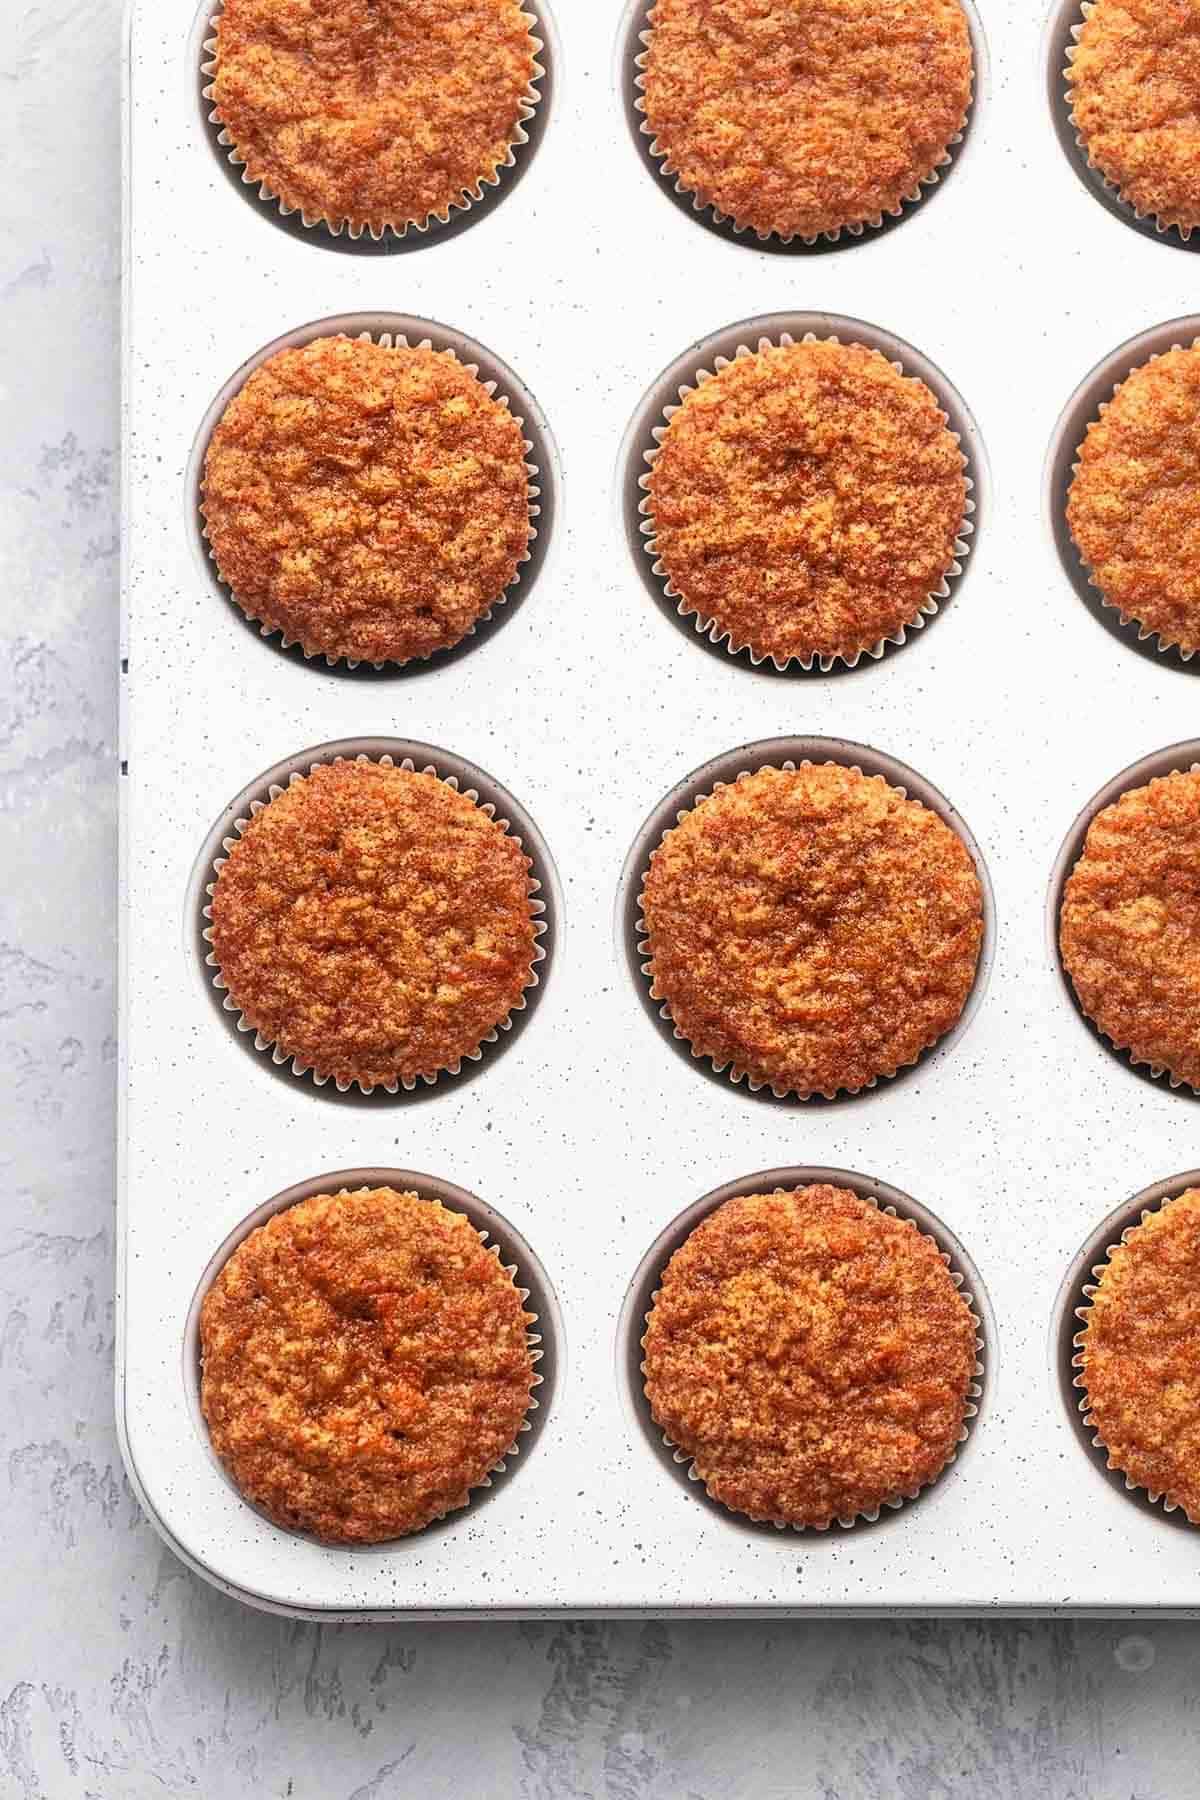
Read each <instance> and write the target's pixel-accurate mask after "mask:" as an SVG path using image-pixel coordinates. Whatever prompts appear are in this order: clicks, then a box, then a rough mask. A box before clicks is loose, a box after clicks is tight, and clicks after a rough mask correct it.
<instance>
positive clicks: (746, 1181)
mask: <svg viewBox="0 0 1200 1800" xmlns="http://www.w3.org/2000/svg"><path fill="white" fill-rule="evenodd" d="M821 1184H828V1185H829V1186H831V1187H844V1188H849V1189H850V1190H851V1192H852V1193H855V1194H857V1195H858V1196H859V1198H860V1199H863V1200H870V1201H872V1202H875V1203H876V1204H878V1206H879V1207H880V1208H881V1209H882V1210H883V1211H885V1212H893V1213H895V1215H896V1216H897V1217H898V1218H900V1219H907V1220H909V1221H911V1223H912V1224H914V1225H915V1226H916V1228H917V1230H918V1231H920V1232H921V1233H922V1235H923V1236H925V1237H928V1238H931V1239H932V1240H933V1242H934V1243H935V1244H936V1245H937V1248H938V1251H939V1253H940V1254H941V1256H942V1257H943V1258H944V1259H945V1260H946V1262H947V1264H948V1266H949V1268H950V1271H951V1273H952V1274H953V1275H955V1276H957V1277H960V1278H961V1279H960V1281H959V1283H958V1286H959V1292H960V1293H961V1295H962V1297H963V1299H964V1300H965V1301H966V1302H967V1304H968V1306H969V1308H970V1310H971V1314H972V1317H973V1318H974V1320H975V1321H976V1332H975V1338H976V1352H975V1372H974V1375H973V1377H972V1382H971V1389H970V1392H969V1400H970V1408H971V1410H970V1411H969V1412H968V1413H967V1415H966V1418H965V1435H964V1436H963V1437H961V1438H960V1440H959V1443H958V1445H957V1447H956V1449H955V1452H954V1455H953V1457H952V1458H951V1459H950V1461H949V1462H948V1463H947V1464H946V1465H945V1467H944V1468H943V1469H942V1470H941V1472H940V1474H938V1475H937V1476H935V1478H934V1479H933V1481H931V1482H929V1483H927V1484H926V1485H925V1486H924V1487H923V1488H921V1489H920V1490H919V1491H918V1492H917V1494H916V1495H915V1496H913V1497H912V1498H908V1499H905V1500H903V1502H901V1503H898V1504H894V1505H893V1504H891V1503H889V1504H887V1505H884V1506H881V1507H880V1509H879V1511H878V1514H877V1516H876V1517H875V1518H869V1517H863V1516H860V1517H857V1518H855V1519H854V1520H851V1521H843V1520H839V1521H837V1523H838V1524H839V1525H841V1526H842V1527H843V1530H844V1531H845V1532H846V1533H848V1534H849V1535H850V1536H853V1537H857V1536H859V1535H860V1534H861V1533H863V1532H870V1533H871V1534H872V1535H873V1534H874V1533H875V1532H877V1531H878V1530H880V1529H881V1528H882V1527H883V1526H884V1525H885V1524H888V1523H890V1522H891V1521H893V1520H897V1519H901V1518H903V1517H904V1516H905V1515H906V1514H908V1513H909V1512H910V1511H911V1509H912V1507H913V1506H914V1505H915V1504H918V1503H920V1502H926V1503H927V1502H928V1501H929V1500H930V1499H931V1498H932V1496H933V1495H935V1494H937V1493H938V1492H939V1491H940V1490H942V1489H943V1488H944V1486H945V1485H946V1484H947V1483H948V1482H949V1481H950V1480H951V1479H952V1478H953V1476H955V1475H956V1474H957V1473H958V1472H959V1470H960V1469H961V1467H962V1463H963V1459H964V1457H965V1456H966V1455H967V1454H968V1453H969V1451H970V1449H971V1446H972V1444H973V1443H974V1440H975V1439H976V1437H977V1436H978V1434H979V1428H980V1426H981V1424H982V1423H983V1420H984V1417H985V1414H986V1413H987V1411H988V1409H989V1407H990V1405H991V1402H992V1399H993V1396H994V1392H995V1389H996V1384H997V1332H996V1320H995V1314H994V1312H993V1310H992V1303H991V1300H990V1298H989V1295H988V1292H987V1288H986V1286H985V1285H984V1281H983V1277H982V1275H981V1274H980V1272H979V1268H978V1265H977V1264H976V1263H975V1261H974V1259H973V1258H972V1257H971V1255H970V1254H969V1252H968V1251H967V1250H966V1248H965V1247H964V1245H963V1244H962V1242H961V1241H960V1240H959V1238H958V1237H957V1236H956V1234H955V1233H954V1232H953V1231H951V1230H950V1228H949V1226H947V1225H946V1224H944V1223H943V1221H942V1220H941V1219H940V1218H939V1216H938V1215H937V1214H936V1213H934V1212H932V1211H931V1210H930V1209H929V1207H927V1206H926V1205H924V1204H923V1203H922V1202H920V1201H918V1200H914V1199H913V1198H912V1196H911V1195H909V1194H906V1193H904V1192H903V1191H902V1190H901V1189H899V1188H896V1187H893V1186H891V1185H890V1184H889V1183H888V1182H885V1181H876V1180H875V1179H874V1178H873V1177H871V1176H869V1175H863V1174H859V1173H857V1172H856V1171H854V1170H851V1169H836V1168H825V1167H817V1166H810V1165H800V1166H795V1165H794V1166H789V1167H783V1168H776V1169H760V1170H758V1171H757V1172H756V1173H755V1174H752V1175H746V1176H742V1177H740V1178H737V1179H734V1180H732V1181H727V1182H724V1183H723V1184H722V1185H721V1186H720V1187H717V1188H713V1189H712V1190H711V1192H709V1193H707V1194H705V1195H703V1196H702V1197H701V1198H700V1199H698V1200H693V1201H692V1202H691V1203H690V1204H689V1205H687V1206H685V1207H684V1208H683V1210H682V1211H681V1212H679V1213H677V1214H676V1215H675V1217H674V1218H673V1219H672V1220H671V1221H670V1222H669V1223H668V1224H667V1225H665V1226H664V1227H663V1229H662V1230H661V1231H660V1232H659V1233H658V1235H657V1236H656V1237H655V1239H654V1241H653V1242H652V1243H651V1244H650V1246H649V1248H648V1249H647V1250H646V1252H645V1254H644V1255H643V1256H642V1258H641V1260H640V1262H639V1263H638V1266H637V1268H636V1270H635V1271H634V1273H633V1276H632V1277H631V1279H630V1281H629V1283H628V1286H627V1287H626V1290H625V1297H624V1299H623V1301H622V1303H621V1309H620V1313H619V1315H618V1319H617V1330H616V1337H615V1340H614V1358H615V1371H616V1381H617V1387H618V1390H619V1392H620V1396H621V1403H622V1411H623V1412H624V1415H625V1421H626V1425H627V1427H628V1429H629V1432H630V1435H631V1436H632V1437H633V1438H634V1439H635V1440H636V1441H637V1442H638V1443H640V1444H641V1445H642V1446H643V1447H644V1448H645V1450H646V1452H647V1453H648V1455H649V1456H650V1458H651V1459H652V1460H653V1462H654V1463H655V1464H656V1465H657V1466H658V1468H659V1469H660V1470H661V1471H663V1472H664V1473H665V1474H666V1475H667V1476H668V1477H670V1478H671V1479H672V1480H673V1481H674V1482H675V1484H676V1486H677V1487H679V1488H680V1489H681V1490H682V1492H683V1493H684V1494H685V1495H686V1496H687V1497H688V1498H689V1499H690V1500H692V1501H694V1502H695V1503H696V1505H698V1506H699V1507H700V1508H701V1509H702V1511H703V1513H704V1515H705V1516H706V1517H708V1518H712V1519H715V1520H719V1521H720V1522H721V1523H722V1524H723V1525H725V1526H726V1527H727V1528H728V1529H729V1530H731V1531H734V1532H738V1533H742V1534H746V1533H749V1534H751V1535H752V1536H754V1537H756V1538H758V1539H760V1540H761V1541H763V1542H764V1543H771V1542H777V1543H781V1544H783V1545H784V1546H785V1547H790V1548H791V1549H792V1550H793V1552H794V1551H795V1550H796V1548H797V1546H798V1545H803V1546H804V1547H805V1548H807V1547H808V1546H810V1545H812V1546H820V1545H821V1544H823V1543H824V1544H834V1543H837V1542H838V1541H839V1539H840V1538H841V1536H842V1532H840V1531H839V1532H835V1531H834V1530H833V1528H832V1526H831V1527H830V1528H829V1529H828V1530H820V1529H817V1528H814V1527H810V1528H806V1529H800V1530H789V1529H785V1528H782V1527H780V1526H778V1525H775V1524H773V1523H772V1522H771V1521H770V1520H766V1521H763V1520H755V1519H751V1518H748V1517H746V1516H745V1515H743V1514H740V1513H737V1512H735V1511H733V1510H732V1509H731V1508H730V1507H727V1506H725V1505H724V1504H723V1503H722V1502H721V1501H719V1500H716V1499H714V1498H713V1497H712V1495H710V1494H709V1493H708V1492H707V1490H706V1489H705V1486H704V1483H703V1482H702V1481H701V1480H700V1479H699V1477H698V1476H697V1475H696V1474H695V1473H694V1471H693V1468H692V1464H691V1460H690V1458H688V1457H687V1456H685V1455H684V1453H683V1452H681V1451H680V1452H677V1451H676V1450H675V1449H674V1447H673V1446H672V1445H671V1444H670V1443H668V1442H667V1441H666V1439H665V1438H664V1436H663V1433H662V1430H661V1428H660V1427H659V1426H658V1425H657V1424H656V1423H655V1421H654V1417H653V1415H652V1413H651V1411H650V1403H649V1401H648V1400H647V1398H646V1392H645V1386H644V1382H643V1369H642V1362H643V1352H642V1338H643V1336H644V1334H645V1329H646V1319H647V1315H648V1314H649V1312H650V1310H651V1308H652V1306H653V1304H654V1296H655V1293H656V1292H657V1289H658V1287H659V1286H660V1284H661V1280H662V1274H663V1271H664V1269H665V1268H666V1266H667V1264H668V1262H669V1261H670V1260H671V1257H672V1256H673V1255H674V1254H675V1252H676V1250H678V1249H679V1247H680V1245H681V1244H683V1242H684V1241H685V1239H686V1238H688V1237H689V1236H690V1234H691V1233H692V1232H693V1231H694V1230H695V1228H696V1227H697V1225H699V1224H700V1223H701V1221H702V1220H704V1219H706V1218H707V1217H708V1216H709V1214H710V1213H713V1212H715V1211H716V1210H717V1208H718V1207H719V1206H723V1205H724V1204H725V1202H726V1201H727V1200H735V1199H740V1198H741V1197H743V1196H745V1195H748V1194H764V1193H773V1192H775V1191H776V1190H777V1189H783V1190H788V1189H792V1188H799V1187H810V1186H816V1185H821ZM665 1491H666V1490H664V1492H665Z"/></svg>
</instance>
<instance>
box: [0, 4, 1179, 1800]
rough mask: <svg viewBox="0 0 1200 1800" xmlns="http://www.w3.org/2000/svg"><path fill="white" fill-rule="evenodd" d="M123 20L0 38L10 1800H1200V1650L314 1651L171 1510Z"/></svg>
mask: <svg viewBox="0 0 1200 1800" xmlns="http://www.w3.org/2000/svg"><path fill="white" fill-rule="evenodd" d="M119 15H120V4H119V0H8V4H7V6H6V8H5V13H4V24H5V27H6V28H5V30H4V32H3V37H2V39H0V97H2V99H3V111H2V113H0V167H2V168H3V170H4V172H5V180H4V182H3V185H2V187H0V326H2V328H3V339H2V341H3V345H4V355H3V359H2V360H0V575H2V578H3V579H2V581H0V591H3V593H4V594H5V596H6V601H5V605H4V609H3V616H2V620H0V634H2V642H0V669H2V674H0V868H2V870H3V874H2V877H0V890H2V897H0V1069H2V1070H3V1073H4V1076H5V1079H6V1084H7V1100H6V1105H5V1108H4V1126H3V1131H2V1132H0V1167H2V1168H3V1175H4V1201H3V1208H2V1212H0V1504H2V1506H3V1514H2V1518H3V1547H4V1557H3V1577H2V1579H0V1794H2V1795H3V1796H4V1797H5V1800H7V1797H8V1796H12V1797H13V1800H34V1797H35V1796H38V1797H48V1800H60V1797H62V1800H150V1797H151V1796H154V1797H159V1796H163V1795H203V1796H205V1797H206V1800H226V1797H229V1800H241V1797H242V1796H285V1795H294V1796H297V1797H299V1800H306V1797H308V1796H319V1797H320V1800H395V1797H396V1796H401V1795H403V1796H409V1795H412V1796H418V1795H419V1796H422V1797H423V1800H426V1797H427V1800H438V1797H441V1796H483V1797H485V1800H490V1797H491V1796H498V1797H506V1796H524V1797H528V1800H567V1797H570V1796H580V1797H583V1796H587V1797H589V1800H674V1797H676V1796H678V1797H679V1800H726V1797H728V1796H742V1795H746V1796H753V1797H754V1800H775V1797H777V1796H778V1797H782V1796H785V1795H786V1796H797V1795H805V1796H807V1795H815V1796H821V1797H823V1800H860V1797H861V1800H886V1797H888V1796H892V1795H895V1796H901V1797H903V1800H932V1797H935V1796H942V1795H951V1794H953V1795H956V1796H960V1795H961V1796H967V1797H970V1800H975V1797H978V1800H985V1797H986V1800H991V1797H992V1796H1004V1797H1006V1800H1007V1797H1009V1796H1013V1797H1018V1796H1019V1797H1020V1800H1041V1797H1043V1796H1045V1797H1046V1800H1133V1797H1136V1800H1188V1797H1190V1796H1192V1795H1195V1794H1196V1793H1197V1792H1198V1791H1200V1775H1198V1774H1197V1770H1198V1768H1200V1699H1198V1696H1197V1689H1198V1685H1200V1682H1198V1677H1200V1627H1197V1626H1184V1625H1173V1624H1164V1625H1159V1626H1154V1625H1141V1624H1139V1625H1137V1626H1133V1627H1131V1626H1129V1625H1123V1624H1110V1623H1087V1624H1070V1623H1057V1624H1055V1623H1005V1622H1000V1621H997V1622H990V1623H987V1622H964V1623H945V1622H928V1623H913V1624H907V1625H885V1624H869V1623H868V1624H861V1625H851V1624H828V1625H812V1626H768V1625H759V1624H734V1625H719V1624H703V1623H701V1624H694V1625H665V1624H614V1625H604V1624H594V1623H581V1624H574V1625H481V1626H474V1627H473V1626H415V1627H409V1628H404V1627H401V1628H397V1629H383V1628H371V1627H341V1628H331V1627H316V1626H313V1625H306V1624H299V1623H293V1622H288V1621H282V1620H277V1619H270V1618H266V1617H262V1616H259V1615H257V1614H254V1613H251V1612H249V1611H246V1610H245V1609H243V1608H242V1607H241V1606H239V1605H238V1604H237V1603H236V1602H234V1601H231V1600H226V1599H224V1598H223V1597H221V1596H220V1595H218V1594H216V1593H215V1592H212V1591H211V1590H209V1589H208V1588H207V1587H206V1586H205V1585H204V1584H203V1583H202V1582H200V1581H198V1580H196V1579H194V1578H193V1577H191V1576H190V1575H188V1574H187V1573H185V1571H184V1570H183V1569H182V1568H181V1566H180V1565H179V1564H178V1563H176V1562H175V1561H174V1560H173V1559H172V1557H171V1556H170V1555H169V1554H168V1553H167V1552H166V1551H165V1550H164V1549H163V1548H162V1547H161V1545H160V1543H159V1542H158V1540H157V1538H156V1537H155V1535H154V1533H153V1531H152V1530H151V1528H150V1526H149V1525H148V1524H147V1523H146V1522H145V1521H144V1519H143V1518H142V1517H141V1516H140V1514H139V1511H138V1507H137V1505H136V1503H135V1501H134V1500H133V1497H132V1495H131V1493H130V1491H129V1488H128V1486H127V1484H126V1482H125V1479H124V1475H123V1472H122V1468H121V1462H120V1456H119V1453H118V1450H117V1445H116V1439H115V1435H114V1431H113V1422H112V1408H111V1381H112V1350H113V1307H112V1249H113V1241H112V1240H113V1225H112V1192H113V1105H114V1073H115V1066H116V1065H115V1051H116V1044H115V1033H116V1019H115V1014H114V926H115V916H114V915H115V907H114V875H113V865H114V851H115V838H116V806H115V791H114V790H115V777H116V757H115V704H114V699H115V692H116V643H117V606H118V536H117V506H118V498H117V437H118V416H117V374H118V307H119V273H120V260H119V216H118V215H119V201H118V178H117V168H118V164H117V144H118V74H119V37H120V30H119V27H120V17H119ZM1197 1553H1198V1554H1200V1548H1198V1552H1197Z"/></svg>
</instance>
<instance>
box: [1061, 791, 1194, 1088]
mask: <svg viewBox="0 0 1200 1800" xmlns="http://www.w3.org/2000/svg"><path fill="white" fill-rule="evenodd" d="M1059 946H1060V949H1061V951H1062V960H1063V966H1064V967H1065V968H1066V971H1067V973H1068V975H1069V976H1070V977H1071V981H1072V983H1073V984H1074V987H1075V992H1076V994H1077V995H1078V996H1079V1004H1080V1006H1082V1008H1083V1010H1084V1012H1085V1013H1086V1014H1087V1016H1088V1018H1089V1019H1091V1020H1093V1021H1094V1022H1095V1024H1096V1025H1098V1026H1099V1028H1100V1030H1101V1031H1102V1032H1103V1033H1104V1035H1105V1037H1107V1038H1111V1040H1112V1042H1113V1043H1114V1044H1115V1045H1116V1047H1117V1049H1118V1050H1128V1052H1129V1054H1130V1055H1131V1056H1132V1057H1133V1059H1134V1061H1135V1062H1143V1063H1150V1064H1151V1065H1152V1066H1153V1067H1154V1068H1159V1069H1166V1070H1167V1071H1168V1072H1169V1073H1170V1074H1171V1075H1172V1076H1174V1078H1175V1079H1176V1080H1177V1081H1184V1082H1187V1083H1188V1085H1189V1086H1191V1087H1196V1088H1200V774H1198V773H1196V772H1188V773H1183V772H1179V773H1176V774H1174V775H1165V776H1162V777H1160V778H1159V779H1158V780H1155V781H1152V782H1150V783H1149V785H1148V786H1147V787H1139V788H1130V790H1129V791H1128V793H1125V794H1122V795H1121V797H1120V799H1119V800H1117V801H1116V802H1115V803H1114V804H1113V805H1112V806H1106V807H1104V808H1103V809H1102V810H1101V811H1100V812H1098V813H1097V814H1096V817H1095V818H1094V819H1093V820H1092V823H1091V825H1090V826H1089V827H1088V833H1087V837H1086V838H1085V840H1084V845H1083V854H1082V855H1081V856H1080V858H1079V861H1078V862H1077V863H1076V864H1075V867H1074V869H1073V870H1072V872H1071V874H1070V876H1069V878H1068V880H1067V884H1066V887H1065V889H1064V891H1063V903H1062V915H1061V918H1060V921H1059Z"/></svg>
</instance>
